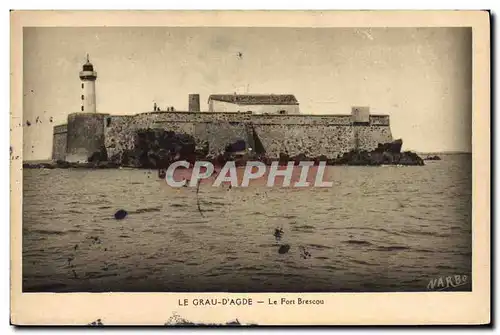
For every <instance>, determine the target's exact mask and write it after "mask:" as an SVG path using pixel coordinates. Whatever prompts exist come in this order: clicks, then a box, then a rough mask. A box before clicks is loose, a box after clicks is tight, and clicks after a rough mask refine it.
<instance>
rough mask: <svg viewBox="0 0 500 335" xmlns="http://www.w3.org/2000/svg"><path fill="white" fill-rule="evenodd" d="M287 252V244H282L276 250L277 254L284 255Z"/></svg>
mask: <svg viewBox="0 0 500 335" xmlns="http://www.w3.org/2000/svg"><path fill="white" fill-rule="evenodd" d="M288 250H290V245H289V244H283V245H281V246H280V248H279V249H278V253H280V254H286V253H287V252H288Z"/></svg>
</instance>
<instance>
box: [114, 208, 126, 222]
mask: <svg viewBox="0 0 500 335" xmlns="http://www.w3.org/2000/svg"><path fill="white" fill-rule="evenodd" d="M127 214H128V213H127V211H126V210H124V209H120V210H119V211H117V212H116V213H115V219H117V220H121V219H125V217H126V216H127Z"/></svg>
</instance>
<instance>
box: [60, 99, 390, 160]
mask: <svg viewBox="0 0 500 335" xmlns="http://www.w3.org/2000/svg"><path fill="white" fill-rule="evenodd" d="M194 104H196V102H194ZM66 129H67V130H66ZM146 129H161V130H165V131H172V132H175V133H177V134H186V135H189V136H192V137H193V138H194V140H195V142H196V144H197V145H200V146H202V145H205V144H208V148H209V154H210V155H213V156H216V155H218V154H221V153H223V152H224V150H225V148H226V146H227V145H228V144H230V143H234V142H235V141H238V140H244V141H245V142H246V144H247V148H248V147H249V148H252V149H253V150H257V151H259V150H261V151H262V150H264V152H265V155H266V156H267V157H269V158H278V157H279V155H280V153H285V154H288V155H289V156H296V155H298V154H304V155H306V156H308V157H318V156H320V155H324V156H326V157H328V158H336V157H338V156H340V155H342V154H343V153H345V152H348V151H350V150H352V149H355V148H358V149H360V150H373V149H375V148H376V147H377V146H378V144H379V143H388V142H391V141H392V134H391V129H390V122H389V116H388V115H370V114H369V113H367V112H366V110H363V108H361V110H360V111H358V110H357V109H356V110H355V109H354V108H353V112H352V114H351V115H305V114H298V115H278V114H274V115H265V114H249V113H220V112H217V113H209V112H195V111H194V112H150V113H142V114H137V115H130V116H116V115H109V114H84V113H74V114H70V115H69V116H68V125H67V126H66V125H61V126H56V127H54V145H53V159H54V160H57V159H61V160H64V159H65V160H68V161H82V160H85V158H88V157H90V156H91V155H92V154H95V153H96V152H101V153H104V154H105V155H107V157H108V158H109V159H111V158H113V159H118V160H119V159H120V156H121V155H123V154H124V153H125V152H127V150H133V148H134V146H135V144H136V141H137V132H138V131H140V130H146ZM65 130H66V131H65ZM256 142H259V143H256ZM65 143H66V144H65ZM103 151H104V152H103ZM63 157H64V158H63Z"/></svg>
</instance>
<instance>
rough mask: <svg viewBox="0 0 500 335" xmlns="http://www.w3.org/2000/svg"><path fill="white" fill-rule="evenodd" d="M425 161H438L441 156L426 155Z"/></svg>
mask: <svg viewBox="0 0 500 335" xmlns="http://www.w3.org/2000/svg"><path fill="white" fill-rule="evenodd" d="M424 160H426V161H440V160H441V157H439V156H437V155H434V156H427V157H425V158H424Z"/></svg>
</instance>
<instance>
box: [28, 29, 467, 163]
mask: <svg viewBox="0 0 500 335" xmlns="http://www.w3.org/2000/svg"><path fill="white" fill-rule="evenodd" d="M23 43H24V74H23V76H24V78H23V79H24V82H23V84H24V85H23V93H24V99H23V108H24V117H25V120H29V121H30V122H31V126H30V127H25V128H24V129H25V130H24V141H25V143H24V159H25V160H31V159H46V158H49V157H50V156H51V150H52V126H54V125H55V124H61V123H65V122H66V117H67V115H68V114H70V113H74V112H78V111H79V110H80V103H81V100H80V95H81V86H80V79H79V77H78V72H79V71H80V70H81V66H82V65H83V63H84V62H85V58H86V54H87V53H89V54H90V60H91V62H92V63H93V64H94V68H95V70H96V71H97V74H98V78H97V82H96V96H97V111H98V112H99V113H109V114H113V115H126V114H137V113H142V112H148V111H151V110H152V106H153V102H154V101H155V102H157V103H158V105H159V106H160V107H162V108H163V109H166V107H168V106H174V107H175V108H176V109H177V110H187V106H188V94H189V93H199V94H200V95H201V108H202V110H207V104H206V102H207V98H208V95H210V94H217V93H232V92H239V93H247V92H248V93H275V94H280V93H290V94H295V96H296V97H297V99H298V100H299V103H300V109H301V112H302V113H311V114H349V113H350V107H351V106H354V105H357V106H360V105H361V106H370V108H371V112H372V113H377V114H389V115H390V116H391V130H392V134H393V136H394V138H403V142H404V149H407V150H417V151H470V150H471V129H470V128H471V108H472V107H471V104H472V102H471V101H472V99H471V57H472V56H471V54H472V52H471V30H470V29H469V28H372V29H353V28H298V29H295V28H172V27H158V28H137V27H132V28H121V27H120V28H24V41H23ZM239 53H241V54H242V56H241V57H240V56H239ZM37 116H38V117H39V121H41V123H40V122H38V123H36V122H35V120H36V117H37ZM50 117H53V123H50V122H49V118H50ZM32 147H33V148H32Z"/></svg>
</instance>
